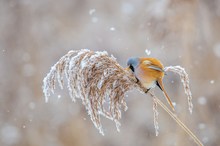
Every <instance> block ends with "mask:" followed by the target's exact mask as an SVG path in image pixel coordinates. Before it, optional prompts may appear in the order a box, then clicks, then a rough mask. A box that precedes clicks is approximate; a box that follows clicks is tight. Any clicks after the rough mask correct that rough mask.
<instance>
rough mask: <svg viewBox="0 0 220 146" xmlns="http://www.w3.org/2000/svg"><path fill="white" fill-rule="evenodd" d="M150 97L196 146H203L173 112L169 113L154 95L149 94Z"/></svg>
mask: <svg viewBox="0 0 220 146" xmlns="http://www.w3.org/2000/svg"><path fill="white" fill-rule="evenodd" d="M150 95H151V96H152V97H154V98H155V101H156V102H157V103H158V104H159V105H160V106H161V107H162V108H163V109H164V110H165V111H166V112H167V113H168V114H169V115H170V116H171V117H172V118H173V119H174V120H175V121H176V122H177V124H178V125H180V127H181V128H183V130H184V131H185V132H186V133H187V134H188V135H189V136H190V137H191V138H192V139H193V140H194V141H195V142H196V144H197V145H199V146H204V145H203V144H202V142H201V141H200V140H199V139H198V138H197V137H196V136H195V134H193V133H192V131H191V130H189V128H188V127H187V126H186V125H185V124H184V123H183V122H182V121H181V120H180V119H179V118H178V117H177V116H176V115H175V114H174V113H173V112H171V111H170V110H169V109H168V108H167V106H166V105H165V104H164V103H163V102H162V101H160V100H159V99H158V98H157V97H156V96H154V94H152V93H150Z"/></svg>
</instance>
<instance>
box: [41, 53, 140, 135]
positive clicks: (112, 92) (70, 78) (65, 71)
mask: <svg viewBox="0 0 220 146" xmlns="http://www.w3.org/2000/svg"><path fill="white" fill-rule="evenodd" d="M64 77H66V79H67V86H68V90H69V94H70V97H71V99H72V100H73V101H75V99H76V98H79V99H81V100H82V103H83V104H84V105H85V108H86V109H87V112H88V114H89V116H90V117H91V120H92V122H93V123H94V125H95V127H96V128H98V129H99V132H100V133H101V134H104V133H103V129H102V125H101V121H100V116H101V115H102V116H105V117H107V118H109V119H111V120H113V121H114V122H115V124H116V127H117V130H118V131H119V126H120V123H119V119H120V118H121V109H123V110H126V109H127V105H126V102H125V93H126V92H127V91H129V90H131V89H132V88H134V86H136V85H135V84H134V82H133V81H132V79H131V77H129V76H128V75H127V74H126V73H125V70H124V69H123V68H122V67H121V66H119V65H118V63H117V62H116V59H115V58H114V57H113V56H112V57H109V56H108V54H107V52H92V51H90V50H87V49H84V50H80V51H70V52H68V53H67V54H66V55H65V56H63V57H62V58H61V59H60V60H59V61H58V62H57V63H56V64H55V65H54V66H53V67H52V68H51V70H50V72H49V73H48V74H47V76H46V77H45V78H44V81H43V82H44V84H43V92H44V95H45V100H46V102H48V98H49V96H50V94H51V93H53V92H54V89H55V81H57V82H58V84H59V86H60V87H61V88H63V86H64V81H63V80H64V79H63V78H64ZM106 104H107V105H108V106H107V107H106ZM104 105H105V106H104Z"/></svg>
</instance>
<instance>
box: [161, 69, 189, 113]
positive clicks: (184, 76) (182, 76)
mask: <svg viewBox="0 0 220 146" xmlns="http://www.w3.org/2000/svg"><path fill="white" fill-rule="evenodd" d="M164 70H165V71H171V72H174V73H177V74H179V76H180V79H181V82H182V83H183V87H184V90H185V94H186V95H187V97H188V106H189V111H190V113H191V114H192V110H193V104H192V93H191V91H190V87H189V77H188V74H187V73H186V71H185V69H184V68H182V67H181V66H168V67H165V68H164Z"/></svg>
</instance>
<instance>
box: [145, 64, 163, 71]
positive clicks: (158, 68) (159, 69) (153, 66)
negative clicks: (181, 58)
mask: <svg viewBox="0 0 220 146" xmlns="http://www.w3.org/2000/svg"><path fill="white" fill-rule="evenodd" d="M148 68H150V69H154V70H157V71H160V72H164V70H163V69H162V68H160V67H159V66H156V65H149V66H148Z"/></svg>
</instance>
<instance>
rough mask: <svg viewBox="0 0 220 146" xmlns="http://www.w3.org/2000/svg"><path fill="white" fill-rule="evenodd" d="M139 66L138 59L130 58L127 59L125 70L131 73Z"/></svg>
mask: <svg viewBox="0 0 220 146" xmlns="http://www.w3.org/2000/svg"><path fill="white" fill-rule="evenodd" d="M139 64H140V59H139V58H137V57H132V58H129V59H128V61H127V66H128V68H127V69H130V70H132V71H133V72H134V71H135V68H136V67H137V66H138V65H139Z"/></svg>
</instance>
